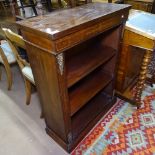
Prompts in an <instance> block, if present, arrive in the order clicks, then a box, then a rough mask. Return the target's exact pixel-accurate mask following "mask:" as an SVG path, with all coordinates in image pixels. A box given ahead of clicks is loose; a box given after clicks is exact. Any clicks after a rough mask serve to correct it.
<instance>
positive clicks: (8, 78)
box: [4, 63, 12, 90]
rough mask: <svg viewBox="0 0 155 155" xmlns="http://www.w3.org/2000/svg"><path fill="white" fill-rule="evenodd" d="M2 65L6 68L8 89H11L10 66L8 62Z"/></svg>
mask: <svg viewBox="0 0 155 155" xmlns="http://www.w3.org/2000/svg"><path fill="white" fill-rule="evenodd" d="M4 67H5V70H6V76H7V81H8V90H11V87H12V73H11V68H10V65H9V64H8V63H4Z"/></svg>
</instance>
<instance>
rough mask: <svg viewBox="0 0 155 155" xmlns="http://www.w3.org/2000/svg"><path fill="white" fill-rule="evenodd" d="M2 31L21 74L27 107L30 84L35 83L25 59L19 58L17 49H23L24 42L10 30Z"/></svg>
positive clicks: (4, 29) (29, 96) (29, 97)
mask: <svg viewBox="0 0 155 155" xmlns="http://www.w3.org/2000/svg"><path fill="white" fill-rule="evenodd" d="M2 29H3V31H4V33H5V36H6V39H7V42H8V43H9V45H10V47H11V49H12V52H13V54H14V55H15V58H16V60H17V63H18V65H19V68H20V70H21V73H22V75H23V78H24V82H25V91H26V104H27V105H29V104H30V99H31V84H33V85H35V82H34V78H33V74H32V70H31V67H30V64H29V63H28V62H27V61H26V60H25V59H23V58H21V56H20V55H19V53H18V50H19V47H20V48H23V49H25V43H24V40H23V38H22V37H21V36H20V35H18V34H16V33H14V32H12V31H11V30H10V29H6V28H2Z"/></svg>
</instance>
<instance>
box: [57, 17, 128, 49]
mask: <svg viewBox="0 0 155 155" xmlns="http://www.w3.org/2000/svg"><path fill="white" fill-rule="evenodd" d="M122 16H123V17H121V16H115V17H113V18H110V19H107V20H103V21H102V22H99V23H97V24H95V25H93V26H90V27H87V28H85V29H82V30H80V31H77V32H75V33H74V34H70V35H68V36H66V37H63V38H61V39H58V40H57V41H56V42H55V47H56V51H62V50H64V49H67V48H69V47H72V46H74V45H75V44H77V43H79V42H81V41H83V40H86V39H88V38H91V37H93V36H95V35H96V34H99V33H101V32H103V31H105V30H107V29H109V27H113V26H114V25H118V24H119V23H120V21H122V22H123V20H124V16H125V15H122Z"/></svg>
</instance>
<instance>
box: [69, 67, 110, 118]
mask: <svg viewBox="0 0 155 155" xmlns="http://www.w3.org/2000/svg"><path fill="white" fill-rule="evenodd" d="M111 80H112V77H111V76H110V75H108V74H107V73H105V72H104V71H103V70H102V68H98V69H97V70H95V71H94V72H92V73H91V74H90V75H88V76H87V77H86V78H84V79H83V80H81V81H80V82H78V83H77V84H76V85H74V86H73V87H71V88H70V89H69V99H70V105H71V116H73V115H74V114H75V113H76V112H77V111H78V110H79V109H80V108H81V107H82V106H83V105H85V104H86V103H87V102H88V101H89V100H90V99H91V98H92V97H94V96H95V95H96V94H97V93H98V92H99V91H101V90H102V89H103V88H104V87H105V86H106V85H107V84H108V83H109V82H110V81H111ZM77 98H78V99H77Z"/></svg>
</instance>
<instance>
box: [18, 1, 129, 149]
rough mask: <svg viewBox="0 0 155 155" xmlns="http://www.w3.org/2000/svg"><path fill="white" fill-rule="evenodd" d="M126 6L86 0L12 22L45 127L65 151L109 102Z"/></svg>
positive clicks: (88, 129) (112, 94)
mask: <svg viewBox="0 0 155 155" xmlns="http://www.w3.org/2000/svg"><path fill="white" fill-rule="evenodd" d="M129 9H130V6H129V5H117V4H102V3H90V4H86V5H83V6H80V7H76V8H73V9H68V10H63V11H57V12H53V13H51V14H49V15H45V16H39V17H35V18H32V19H28V20H25V21H21V22H18V23H17V24H18V26H19V27H20V29H21V32H22V35H23V36H24V39H25V42H26V46H27V50H28V57H29V60H30V64H31V67H32V71H33V74H34V79H35V82H36V86H37V90H38V93H39V96H40V100H41V103H42V106H43V111H44V116H45V122H46V131H47V133H48V134H49V135H50V136H51V137H52V138H53V139H55V140H56V141H57V142H58V143H59V144H60V145H61V146H62V147H63V148H65V149H66V150H67V151H69V152H70V151H71V150H72V149H73V148H74V147H75V146H76V145H77V144H78V143H79V142H80V141H81V140H82V138H84V136H85V135H86V134H87V133H88V132H89V131H90V130H91V129H92V127H93V126H94V125H95V124H96V123H97V121H98V120H99V119H100V118H101V117H102V116H103V115H104V114H105V113H106V112H107V111H108V110H109V109H110V108H111V107H112V106H113V104H114V103H115V99H114V86H115V72H116V63H117V58H118V48H119V45H120V39H121V34H122V28H123V26H124V23H125V21H126V20H127V17H128V12H129Z"/></svg>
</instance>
